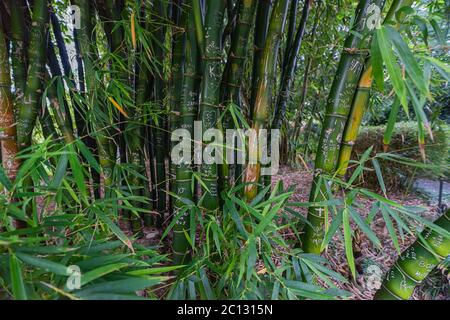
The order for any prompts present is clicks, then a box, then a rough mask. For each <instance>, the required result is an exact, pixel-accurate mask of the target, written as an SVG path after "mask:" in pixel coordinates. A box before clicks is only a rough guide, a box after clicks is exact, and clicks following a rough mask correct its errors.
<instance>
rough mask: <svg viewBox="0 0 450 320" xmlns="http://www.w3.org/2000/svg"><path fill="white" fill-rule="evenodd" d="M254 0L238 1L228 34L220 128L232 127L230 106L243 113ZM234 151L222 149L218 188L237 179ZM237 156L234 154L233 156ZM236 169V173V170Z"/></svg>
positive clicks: (254, 6)
mask: <svg viewBox="0 0 450 320" xmlns="http://www.w3.org/2000/svg"><path fill="white" fill-rule="evenodd" d="M256 2H257V1H256V0H242V1H240V2H239V3H238V4H236V5H238V6H239V8H238V14H237V22H236V27H235V30H234V32H233V34H232V37H231V47H230V51H229V54H228V60H227V65H226V67H225V71H224V74H223V77H222V81H223V83H222V86H223V99H222V101H223V103H222V104H223V105H224V106H225V114H224V116H223V121H222V126H223V129H224V130H226V129H231V128H234V127H235V124H234V122H233V120H232V116H231V111H230V110H227V109H229V108H231V107H233V108H237V111H238V112H241V113H243V102H242V98H241V83H242V78H243V75H244V74H243V73H244V65H245V60H246V57H247V50H248V45H249V35H250V31H251V26H252V23H253V20H254V18H255V13H256ZM230 151H231V152H235V150H224V156H225V161H224V164H222V165H221V166H220V168H221V170H220V171H221V176H220V180H221V181H220V189H221V190H228V188H229V187H230V185H232V183H233V180H235V181H236V180H239V177H240V171H241V170H236V169H237V168H238V167H240V165H236V164H228V161H227V159H228V152H230ZM235 159H236V157H235ZM236 171H237V172H236Z"/></svg>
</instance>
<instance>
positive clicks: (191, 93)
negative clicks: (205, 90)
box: [172, 6, 200, 264]
mask: <svg viewBox="0 0 450 320" xmlns="http://www.w3.org/2000/svg"><path fill="white" fill-rule="evenodd" d="M182 15H183V16H184V17H182V19H181V20H182V24H181V26H182V27H184V28H185V39H186V40H185V46H184V48H183V49H184V56H185V62H184V68H183V78H182V90H181V93H182V96H181V97H180V98H181V109H180V114H179V121H178V126H179V127H180V128H183V129H186V130H188V131H189V133H190V134H191V136H193V132H194V120H195V119H196V116H197V108H198V96H199V95H198V91H199V81H198V70H199V62H200V59H199V58H200V55H199V51H198V48H197V42H196V36H195V21H194V15H193V13H192V8H191V7H190V6H185V7H183V13H182ZM186 20H187V21H186ZM191 146H192V142H191ZM189 160H190V159H189ZM192 173H193V167H192V164H191V163H181V164H179V165H177V166H176V180H175V186H174V192H175V194H176V195H177V197H179V198H177V199H176V200H175V202H174V212H173V214H174V215H177V214H178V213H179V210H180V209H181V208H182V207H184V206H185V203H184V202H183V201H184V199H187V200H189V201H192V202H193V201H194V191H195V186H194V188H192ZM187 213H189V211H188V212H187ZM189 231H190V225H189V219H188V216H187V215H184V216H182V217H180V218H179V220H178V221H177V223H176V225H175V226H174V228H173V245H172V247H173V248H172V249H173V254H174V263H175V264H183V263H186V261H187V260H189V257H190V252H189V242H188V240H187V239H186V234H189V233H190V232H189Z"/></svg>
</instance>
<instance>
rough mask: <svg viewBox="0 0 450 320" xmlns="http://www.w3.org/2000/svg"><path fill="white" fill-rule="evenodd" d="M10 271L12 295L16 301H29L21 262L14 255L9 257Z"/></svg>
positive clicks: (11, 254)
mask: <svg viewBox="0 0 450 320" xmlns="http://www.w3.org/2000/svg"><path fill="white" fill-rule="evenodd" d="M9 271H10V276H11V287H12V294H13V296H14V299H15V300H27V293H26V290H25V284H24V281H23V276H22V268H21V266H20V262H19V260H18V259H17V257H16V255H15V254H14V253H12V252H11V253H10V255H9Z"/></svg>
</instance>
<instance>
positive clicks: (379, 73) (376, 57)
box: [370, 34, 384, 92]
mask: <svg viewBox="0 0 450 320" xmlns="http://www.w3.org/2000/svg"><path fill="white" fill-rule="evenodd" d="M370 61H371V63H372V71H373V72H372V73H373V77H374V80H375V85H376V87H377V88H378V90H380V91H381V92H383V91H384V70H383V58H382V56H381V52H380V47H379V46H378V40H377V35H376V34H375V35H374V36H373V39H372V47H371V50H370Z"/></svg>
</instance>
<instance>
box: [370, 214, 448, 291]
mask: <svg viewBox="0 0 450 320" xmlns="http://www.w3.org/2000/svg"><path fill="white" fill-rule="evenodd" d="M434 224H435V225H437V226H439V227H441V228H443V229H444V230H446V231H447V232H450V210H447V212H446V213H444V214H443V215H442V216H441V217H440V218H439V219H437V220H436V221H435V222H434ZM449 254H450V238H448V237H445V236H442V235H440V234H438V233H437V232H436V231H432V230H431V229H430V228H428V227H427V228H425V230H424V231H422V232H421V234H420V236H419V238H418V239H417V240H416V241H415V242H414V243H413V244H412V245H411V246H410V247H409V248H408V249H406V250H405V251H403V253H402V254H401V255H400V257H399V258H398V260H397V261H396V263H395V264H394V266H393V267H392V268H391V270H390V271H389V272H388V273H387V274H386V276H385V279H384V281H383V283H382V284H381V288H380V289H379V290H378V291H377V293H376V294H375V297H374V299H375V300H408V299H409V298H410V297H411V295H412V293H413V291H414V288H415V287H416V286H417V285H418V284H420V283H421V282H422V281H423V280H424V279H425V278H426V277H427V276H428V275H429V274H430V272H431V271H432V270H433V269H434V268H435V267H436V266H437V265H438V264H439V263H440V262H442V261H443V260H444V259H445V258H447V257H448V255H449Z"/></svg>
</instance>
